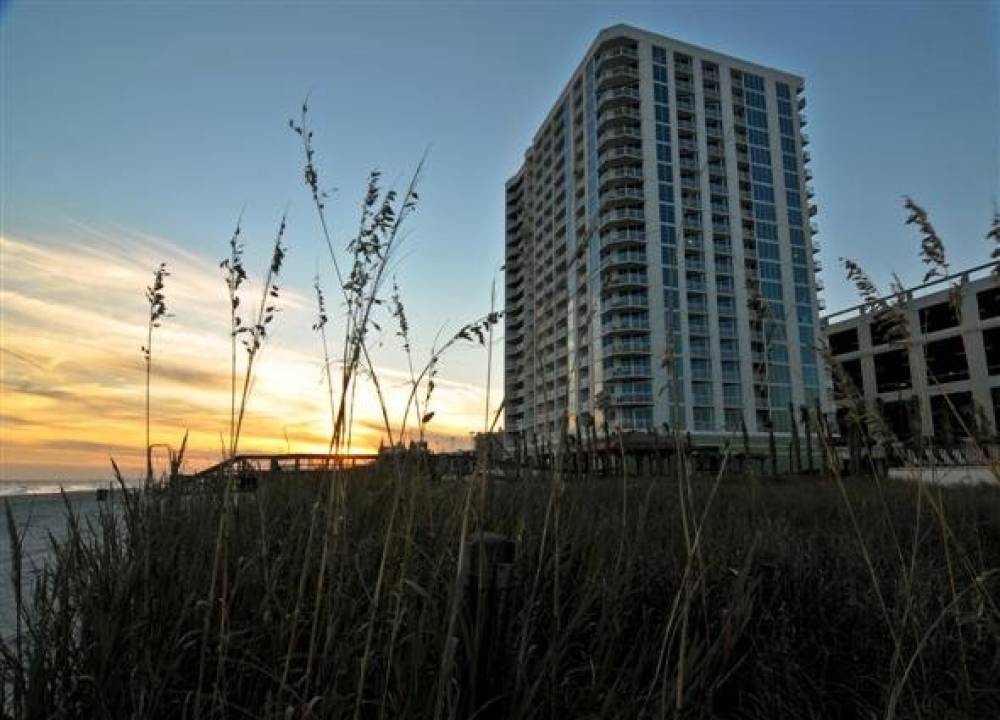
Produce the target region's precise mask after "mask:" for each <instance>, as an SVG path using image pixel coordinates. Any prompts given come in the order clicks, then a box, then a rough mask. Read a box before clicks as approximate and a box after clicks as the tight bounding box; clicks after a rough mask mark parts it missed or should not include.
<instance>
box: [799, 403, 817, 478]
mask: <svg viewBox="0 0 1000 720" xmlns="http://www.w3.org/2000/svg"><path fill="white" fill-rule="evenodd" d="M799 412H800V413H801V415H802V427H803V429H804V430H805V433H806V462H807V463H808V464H809V474H810V475H812V474H813V472H814V471H815V465H814V463H813V445H812V423H811V422H810V419H809V406H808V405H803V406H802V407H800V408H799Z"/></svg>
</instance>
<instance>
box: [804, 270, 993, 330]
mask: <svg viewBox="0 0 1000 720" xmlns="http://www.w3.org/2000/svg"><path fill="white" fill-rule="evenodd" d="M994 268H1000V260H992V261H990V262H988V263H983V264H982V265H976V266H975V267H971V268H967V269H965V270H961V271H959V272H955V273H952V274H951V275H946V276H945V277H941V278H936V279H934V280H930V281H928V282H925V283H922V284H920V285H915V286H913V287H910V288H906V289H904V290H903V292H899V293H889V294H887V295H883V296H881V297H879V298H878V299H877V300H876V301H874V302H875V303H879V302H885V301H888V300H902V301H904V302H908V301H913V300H916V299H923V298H928V297H933V296H934V295H936V294H937V293H939V292H944V291H945V289H946V288H941V289H940V290H935V291H934V292H929V293H922V292H921V291H923V290H926V289H928V288H933V287H937V286H938V285H942V284H944V283H947V282H951V281H953V280H955V279H956V278H957V279H959V280H960V281H961V284H962V285H965V284H968V283H970V282H981V281H983V280H987V279H989V275H988V274H987V275H985V276H981V277H975V278H973V277H972V276H973V275H977V276H978V275H980V274H981V273H982V272H983V271H984V270H991V271H992V270H993V269H994ZM914 293H921V294H920V295H917V296H915V295H914ZM873 304H874V303H872V302H863V303H858V304H857V305H852V306H851V307H848V308H844V309H843V310H838V311H837V312H835V313H832V314H830V315H826V316H824V317H823V318H821V319H820V323H821V325H822V326H823V327H834V326H836V325H840V324H842V323H846V322H848V321H850V320H855V319H857V318H859V317H861V316H863V315H864V314H865V310H866V309H867V308H870V307H871V306H872V305H873ZM849 314H850V317H844V318H843V319H840V320H834V319H835V318H840V317H841V316H846V315H849ZM831 321H832V322H831Z"/></svg>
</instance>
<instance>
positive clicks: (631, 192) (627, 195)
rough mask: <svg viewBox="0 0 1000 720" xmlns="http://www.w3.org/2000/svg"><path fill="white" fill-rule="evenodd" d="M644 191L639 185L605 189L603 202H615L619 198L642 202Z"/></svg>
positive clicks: (602, 196)
mask: <svg viewBox="0 0 1000 720" xmlns="http://www.w3.org/2000/svg"><path fill="white" fill-rule="evenodd" d="M642 199H643V191H642V188H639V187H619V188H612V189H610V190H605V191H604V192H603V193H601V202H602V203H605V202H613V201H618V200H636V201H639V202H642Z"/></svg>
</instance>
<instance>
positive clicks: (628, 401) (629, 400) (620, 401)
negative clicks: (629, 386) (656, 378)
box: [608, 393, 653, 405]
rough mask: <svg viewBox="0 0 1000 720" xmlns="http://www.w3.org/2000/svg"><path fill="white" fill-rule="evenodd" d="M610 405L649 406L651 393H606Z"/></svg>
mask: <svg viewBox="0 0 1000 720" xmlns="http://www.w3.org/2000/svg"><path fill="white" fill-rule="evenodd" d="M608 399H609V400H610V401H611V404H612V405H649V404H650V403H652V402H653V394H652V393H608Z"/></svg>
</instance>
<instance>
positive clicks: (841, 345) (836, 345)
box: [829, 328, 859, 355]
mask: <svg viewBox="0 0 1000 720" xmlns="http://www.w3.org/2000/svg"><path fill="white" fill-rule="evenodd" d="M829 342H830V352H832V353H833V354H834V355H845V354H847V353H851V352H857V350H858V347H859V345H858V329H857V328H849V329H847V330H841V331H840V332H835V333H830V338H829Z"/></svg>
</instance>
